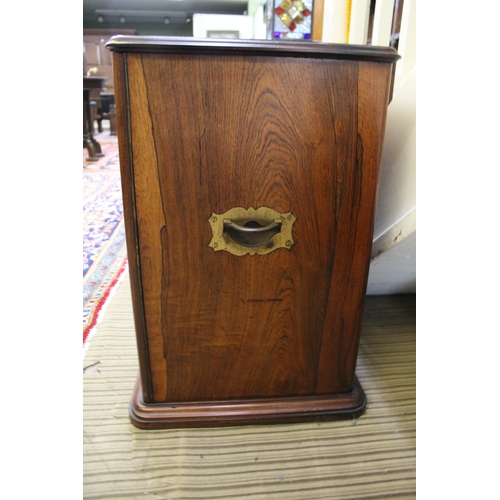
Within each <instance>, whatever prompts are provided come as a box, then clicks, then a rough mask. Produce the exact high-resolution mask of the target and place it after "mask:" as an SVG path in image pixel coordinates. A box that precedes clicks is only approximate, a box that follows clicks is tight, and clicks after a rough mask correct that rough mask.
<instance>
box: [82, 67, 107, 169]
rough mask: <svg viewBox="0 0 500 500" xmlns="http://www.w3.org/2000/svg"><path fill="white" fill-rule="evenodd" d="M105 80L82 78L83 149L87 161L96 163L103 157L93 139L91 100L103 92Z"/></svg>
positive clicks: (98, 145) (93, 77) (90, 77)
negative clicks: (86, 155)
mask: <svg viewBox="0 0 500 500" xmlns="http://www.w3.org/2000/svg"><path fill="white" fill-rule="evenodd" d="M105 81H106V78H104V77H99V76H89V77H88V76H84V77H83V147H84V148H86V149H87V151H88V154H89V156H88V157H87V161H97V160H98V159H99V158H100V157H101V156H104V154H103V153H102V150H101V145H100V144H99V143H98V142H97V141H96V140H95V139H94V133H93V131H94V115H93V112H92V109H91V102H92V98H93V97H94V96H95V94H96V92H97V95H99V94H100V92H101V91H102V90H104V88H105V87H104V83H105Z"/></svg>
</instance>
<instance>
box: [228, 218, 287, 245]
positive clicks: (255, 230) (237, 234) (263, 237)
mask: <svg viewBox="0 0 500 500" xmlns="http://www.w3.org/2000/svg"><path fill="white" fill-rule="evenodd" d="M281 225H282V221H281V219H275V220H274V222H272V223H271V224H268V225H267V226H261V224H260V223H259V222H257V221H253V220H252V221H248V222H246V223H245V225H243V226H242V225H240V224H237V223H236V222H234V221H232V220H231V219H224V233H225V234H227V235H228V236H229V237H230V238H231V239H232V240H233V241H234V242H235V243H238V245H242V246H244V247H258V246H261V245H264V244H266V243H267V242H268V241H270V240H271V239H272V237H273V236H274V235H275V234H277V233H279V232H280V231H281Z"/></svg>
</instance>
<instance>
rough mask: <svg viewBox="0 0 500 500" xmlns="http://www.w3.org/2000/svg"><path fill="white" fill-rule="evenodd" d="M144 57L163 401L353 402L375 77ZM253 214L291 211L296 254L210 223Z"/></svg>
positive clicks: (140, 60)
mask: <svg viewBox="0 0 500 500" xmlns="http://www.w3.org/2000/svg"><path fill="white" fill-rule="evenodd" d="M128 61H129V62H128V65H129V70H130V75H131V76H130V78H129V80H130V81H129V91H130V124H131V128H130V130H131V138H132V142H131V144H132V147H131V155H132V161H133V164H134V186H135V196H136V200H135V202H136V209H137V212H136V221H137V228H138V229H137V242H138V248H139V254H140V259H141V269H140V272H141V286H142V294H143V297H144V315H145V322H146V329H147V338H148V340H147V348H148V352H149V362H150V367H151V378H152V387H153V400H154V401H155V402H163V401H166V402H168V401H203V400H212V401H213V400H221V399H222V400H223V399H244V398H263V397H288V396H301V395H315V394H328V393H334V392H336V391H340V392H348V391H350V390H351V389H352V376H353V370H354V365H355V359H354V360H353V359H352V356H353V353H356V352H357V342H358V339H357V338H353V337H355V336H356V335H358V334H359V328H358V327H359V321H358V320H359V318H360V310H361V309H362V301H363V297H364V288H363V287H364V286H365V284H366V283H365V278H366V276H365V275H366V272H367V264H368V260H367V259H368V258H369V254H370V252H369V245H370V242H371V240H370V238H371V233H372V230H373V210H374V200H375V193H374V191H375V185H376V176H377V159H378V156H379V153H378V152H377V151H376V150H372V149H371V148H372V147H375V148H376V147H377V146H378V145H380V143H379V139H380V137H379V136H380V133H381V126H382V125H381V123H380V122H381V116H380V114H379V113H378V111H376V110H375V108H377V109H379V107H380V106H379V104H376V105H370V104H369V101H370V99H376V98H378V94H377V92H379V91H378V90H377V91H375V90H374V89H373V88H372V87H371V85H372V84H371V83H370V78H371V77H368V78H365V77H360V76H359V74H358V73H359V72H358V67H359V64H358V62H356V61H336V60H322V59H302V58H284V57H280V58H274V57H262V56H227V55H226V56H213V57H212V56H207V55H204V56H199V55H198V56H197V55H161V54H142V55H141V54H129V56H128ZM376 66H378V65H376ZM377 78H378V77H377ZM377 78H375V80H374V82H373V85H375V86H377V85H378V83H377V82H378V79H377ZM360 81H365V84H363V85H364V86H363V85H362V84H360ZM364 87H367V89H365V90H360V89H364ZM358 100H361V101H362V102H363V103H360V102H358ZM365 104H366V106H368V111H366V110H365ZM385 105H387V102H386V99H385ZM370 106H371V107H370ZM364 121H365V122H367V123H370V125H366V124H365V125H363V122H364ZM372 121H377V123H378V124H376V125H371V122H372ZM237 206H241V207H243V208H250V207H254V208H259V207H260V206H267V207H270V208H272V209H274V210H276V211H278V212H280V213H284V212H288V211H291V212H292V213H293V214H294V215H295V216H296V217H297V221H296V222H295V225H294V232H293V238H294V240H295V245H294V246H293V247H292V248H291V249H290V250H287V249H278V250H276V251H274V252H271V253H269V254H267V255H254V256H250V255H246V256H242V257H237V256H234V255H232V254H229V253H227V252H223V251H220V252H215V251H214V250H213V249H211V248H210V247H209V246H208V243H209V242H210V240H211V228H210V224H209V222H208V218H209V217H210V215H211V214H212V212H215V213H217V214H221V213H224V212H226V211H227V210H229V209H230V208H233V207H237ZM365 252H366V254H365ZM336 315H338V317H337V316H336ZM344 356H345V357H344ZM351 372H352V373H351Z"/></svg>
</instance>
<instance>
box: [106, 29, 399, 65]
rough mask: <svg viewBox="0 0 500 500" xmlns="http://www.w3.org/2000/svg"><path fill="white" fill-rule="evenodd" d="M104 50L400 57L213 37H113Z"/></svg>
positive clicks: (355, 48)
mask: <svg viewBox="0 0 500 500" xmlns="http://www.w3.org/2000/svg"><path fill="white" fill-rule="evenodd" d="M106 47H107V48H108V49H109V50H111V51H114V52H125V53H132V52H136V53H140V54H145V53H162V54H195V53H197V54H206V55H224V54H230V55H238V54H239V55H257V56H264V55H267V56H274V57H291V56H296V57H301V58H309V57H312V58H318V57H320V58H324V59H336V60H339V59H342V60H344V59H348V60H349V59H350V60H353V61H364V60H366V61H373V62H375V61H378V62H389V63H393V62H396V61H397V60H398V59H399V58H400V56H399V55H398V53H397V51H396V50H395V49H393V48H390V47H374V46H368V45H347V44H339V43H323V42H301V41H296V40H295V41H289V40H231V39H226V38H225V39H215V38H208V39H207V38H193V37H183V36H179V37H173V36H172V37H166V36H126V35H117V36H114V37H112V38H111V39H110V40H109V42H108V43H107V44H106Z"/></svg>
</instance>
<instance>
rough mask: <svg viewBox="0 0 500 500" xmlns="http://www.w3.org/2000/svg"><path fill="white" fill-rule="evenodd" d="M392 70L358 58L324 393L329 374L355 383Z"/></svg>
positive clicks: (322, 368)
mask: <svg viewBox="0 0 500 500" xmlns="http://www.w3.org/2000/svg"><path fill="white" fill-rule="evenodd" d="M391 70H392V65H391V64H384V63H370V62H360V63H359V75H358V81H357V93H358V99H357V105H358V107H357V121H358V123H357V141H356V159H355V161H354V162H353V164H352V165H350V166H349V168H347V169H346V170H345V172H344V173H345V177H344V181H343V182H348V183H349V184H350V188H348V189H344V193H345V196H344V197H343V199H342V203H343V204H346V205H350V206H351V207H352V209H351V210H342V211H340V212H339V217H338V218H337V221H338V225H339V226H338V231H339V232H340V233H341V234H343V235H348V234H350V235H351V236H350V237H348V238H342V239H341V241H339V244H338V245H337V247H336V252H338V253H339V255H342V256H343V258H341V259H335V264H334V266H333V270H332V274H331V284H330V294H329V297H328V311H329V314H328V317H327V321H326V322H325V325H324V328H325V331H324V334H323V338H324V339H325V340H326V341H325V342H324V343H323V345H322V350H321V358H320V361H319V368H318V372H319V377H318V380H320V381H321V382H320V384H319V385H318V393H320V394H321V393H329V392H330V391H331V390H332V384H331V382H330V383H329V382H328V380H329V379H328V375H330V376H331V378H330V381H336V383H337V384H339V385H338V386H337V387H336V388H335V390H342V388H347V387H352V386H353V384H354V374H355V368H356V360H357V354H358V346H359V336H360V330H361V320H362V316H363V308H364V301H365V295H366V285H367V280H368V272H369V266H370V254H371V245H372V240H373V227H374V223H375V209H376V203H377V192H378V182H379V177H380V159H381V154H382V146H383V139H384V129H385V120H386V115H387V106H388V99H389V91H390V79H391ZM332 332H335V334H332ZM334 340H335V341H334ZM332 375H333V377H332Z"/></svg>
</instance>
